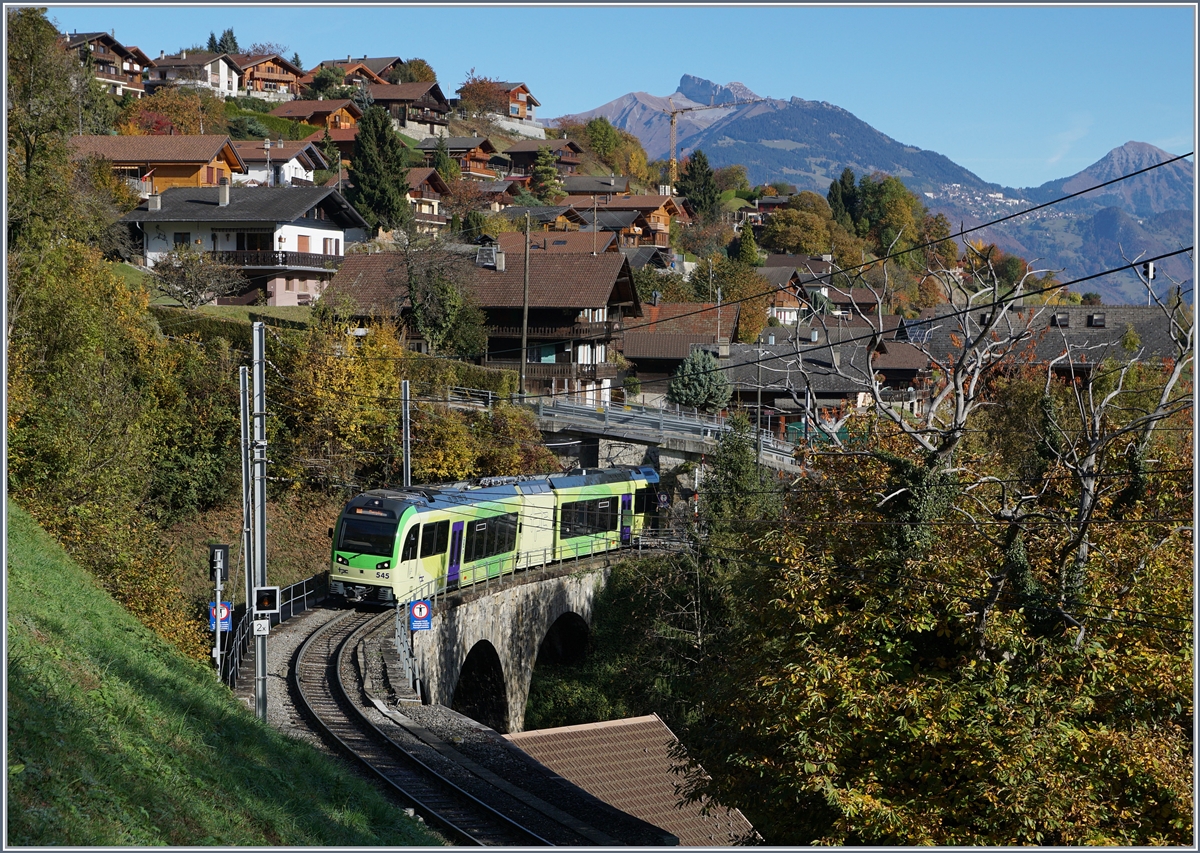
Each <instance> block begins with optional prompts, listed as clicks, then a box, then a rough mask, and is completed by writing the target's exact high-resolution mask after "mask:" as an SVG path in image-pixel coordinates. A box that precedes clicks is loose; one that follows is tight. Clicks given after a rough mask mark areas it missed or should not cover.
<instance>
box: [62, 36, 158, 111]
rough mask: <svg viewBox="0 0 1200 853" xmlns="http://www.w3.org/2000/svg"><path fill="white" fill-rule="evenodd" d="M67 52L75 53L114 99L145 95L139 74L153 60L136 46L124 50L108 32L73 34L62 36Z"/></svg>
mask: <svg viewBox="0 0 1200 853" xmlns="http://www.w3.org/2000/svg"><path fill="white" fill-rule="evenodd" d="M62 43H63V45H64V46H65V47H66V49H67V50H69V51H72V52H74V53H76V54H77V55H78V56H79V61H80V62H82V63H83V65H84V67H85V68H91V70H92V74H93V75H94V76H95V78H96V79H97V80H98V81H100V85H101V86H103V87H104V89H105V91H107V92H108V93H109V94H110V95H112V96H113V97H116V98H121V97H124V96H125V95H126V94H129V95H132V96H133V97H135V98H140V97H142V96H143V95H145V94H146V87H145V86H144V85H143V83H142V75H143V72H145V71H146V70H147V69H150V68H153V67H154V61H153V60H152V59H150V57H148V56H146V54H144V53H142V51H140V50H139V49H138V48H136V47H126V46H125V45H123V44H121V43H120V42H119V41H117V40H116V38H115V37H114V36H112V35H111V34H110V33H80V32H73V33H71V34H70V35H64V36H62Z"/></svg>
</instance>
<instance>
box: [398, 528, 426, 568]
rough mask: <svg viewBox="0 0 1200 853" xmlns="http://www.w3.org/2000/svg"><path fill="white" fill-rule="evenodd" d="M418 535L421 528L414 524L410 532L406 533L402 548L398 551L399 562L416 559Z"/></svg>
mask: <svg viewBox="0 0 1200 853" xmlns="http://www.w3.org/2000/svg"><path fill="white" fill-rule="evenodd" d="M420 533H421V528H420V527H418V526H417V525H415V524H414V525H413V528H412V530H410V531H408V535H407V536H405V537H404V548H403V549H402V550H401V551H400V562H402V563H403V562H404V561H405V560H415V559H417V537H418V536H419V535H420Z"/></svg>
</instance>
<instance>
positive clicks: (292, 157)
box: [233, 139, 330, 187]
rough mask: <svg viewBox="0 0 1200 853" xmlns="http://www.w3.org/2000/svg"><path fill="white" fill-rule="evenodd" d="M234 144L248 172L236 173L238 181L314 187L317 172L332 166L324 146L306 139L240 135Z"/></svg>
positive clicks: (277, 185) (268, 185)
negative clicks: (323, 152)
mask: <svg viewBox="0 0 1200 853" xmlns="http://www.w3.org/2000/svg"><path fill="white" fill-rule="evenodd" d="M268 146H269V147H268ZM233 147H234V149H235V150H236V151H237V153H238V156H239V157H241V158H242V162H243V163H245V164H246V174H244V175H237V176H236V177H234V179H233V181H234V183H235V184H255V185H257V186H264V187H286V186H298V187H301V186H303V187H311V186H312V185H313V172H314V171H316V170H317V169H328V168H330V166H329V164H328V163H326V162H325V158H324V157H323V156H322V155H321V151H320V149H319V148H317V146H316V145H314V144H313V143H312V142H305V141H304V140H299V141H291V140H283V139H275V140H263V141H259V140H254V139H239V140H235V141H234V143H233Z"/></svg>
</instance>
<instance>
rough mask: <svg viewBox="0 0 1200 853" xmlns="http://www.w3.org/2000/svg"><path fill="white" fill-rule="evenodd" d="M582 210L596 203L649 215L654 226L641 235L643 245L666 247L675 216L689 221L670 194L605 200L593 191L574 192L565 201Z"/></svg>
mask: <svg viewBox="0 0 1200 853" xmlns="http://www.w3.org/2000/svg"><path fill="white" fill-rule="evenodd" d="M561 203H562V204H569V205H571V206H572V207H575V208H577V209H578V210H581V211H582V210H584V209H587V208H591V207H593V206H595V207H596V208H597V209H599V210H636V211H638V212H640V213H641V214H642V216H644V217H645V219H646V222H647V223H648V224H649V226H650V230H649V232H648V233H646V234H643V235H642V236H641V242H640V243H638V245H640V246H659V247H666V246H669V245H670V243H671V220H672V219H679V220H681V221H688V220H687V214H686V213H685V212H684V210H683V207H682V206H681V205H680V203H679V201H678V200H677V199H676V198H674V197H673V196H669V195H630V196H613V197H612V198H610V199H608V200H607V201H605V202H604V203H600V200H599V199H598V198H597V199H595V200H593V198H592V196H590V195H570V196H567V197H566V198H565V199H563V200H562V201H561Z"/></svg>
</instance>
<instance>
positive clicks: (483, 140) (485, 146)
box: [417, 136, 496, 154]
mask: <svg viewBox="0 0 1200 853" xmlns="http://www.w3.org/2000/svg"><path fill="white" fill-rule="evenodd" d="M445 140H446V150H447V151H471V150H473V149H475V148H480V149H482V150H483V153H485V154H491V153H493V152H495V150H496V146H495V145H493V144H492V141H491V140H490V139H488V138H487V137H485V136H447V137H445ZM438 141H439V139H438V137H436V136H427V137H425V138H424V139H422V140H421V141H420V142H418V143H417V148H419V149H420V150H422V151H434V150H436V149H437V147H438Z"/></svg>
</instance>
